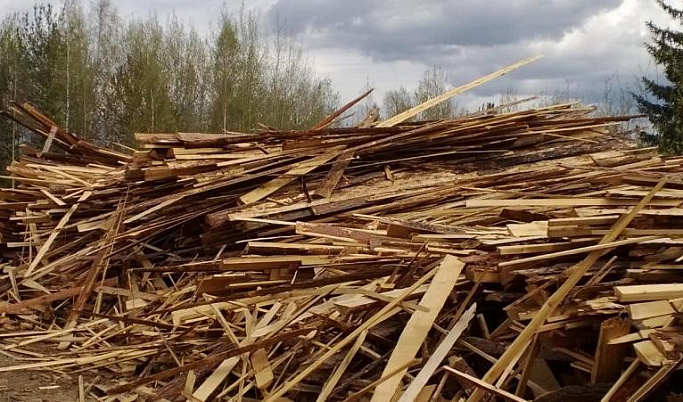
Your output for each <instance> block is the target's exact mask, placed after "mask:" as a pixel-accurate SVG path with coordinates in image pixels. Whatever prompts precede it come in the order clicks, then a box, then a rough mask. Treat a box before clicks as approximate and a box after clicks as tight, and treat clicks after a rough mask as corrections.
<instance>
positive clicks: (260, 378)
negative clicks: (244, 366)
mask: <svg viewBox="0 0 683 402" xmlns="http://www.w3.org/2000/svg"><path fill="white" fill-rule="evenodd" d="M250 359H251V364H252V366H254V372H255V374H254V378H255V379H256V386H257V387H258V388H259V389H265V388H268V387H269V386H270V384H272V382H273V380H274V379H275V377H274V376H273V369H272V368H271V366H270V362H269V361H268V354H267V353H266V350H265V349H258V350H256V351H254V352H252V354H251V358H250Z"/></svg>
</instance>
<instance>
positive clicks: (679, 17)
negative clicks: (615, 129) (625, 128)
mask: <svg viewBox="0 0 683 402" xmlns="http://www.w3.org/2000/svg"><path fill="white" fill-rule="evenodd" d="M657 3H658V4H659V6H660V7H662V9H664V11H666V12H667V13H668V14H669V15H670V16H671V17H672V18H673V19H674V20H676V21H677V22H678V23H679V24H682V25H683V10H679V9H676V8H674V7H671V6H669V5H667V4H665V3H664V1H663V0H657ZM647 27H648V29H649V30H650V33H651V36H652V43H648V44H646V47H647V51H648V52H649V53H650V55H651V56H652V57H653V59H654V61H655V63H656V64H657V65H659V66H661V67H663V72H664V76H665V77H666V80H667V81H668V82H667V83H659V82H657V81H655V80H653V79H650V78H647V77H643V78H642V81H643V84H644V88H645V90H646V92H647V93H646V94H636V95H635V98H636V101H637V102H638V108H639V110H640V112H641V113H644V114H646V115H647V116H648V118H649V119H650V121H651V122H652V124H653V126H654V128H655V129H656V130H657V133H658V135H657V136H656V137H655V138H656V139H657V141H656V142H657V145H658V146H659V148H660V150H662V151H663V152H666V153H674V154H681V153H683V32H681V31H676V30H673V29H668V28H663V27H659V26H656V25H655V24H654V23H653V22H652V21H650V22H648V23H647Z"/></svg>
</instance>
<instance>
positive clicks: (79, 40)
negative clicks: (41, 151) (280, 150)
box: [0, 0, 338, 166]
mask: <svg viewBox="0 0 683 402" xmlns="http://www.w3.org/2000/svg"><path fill="white" fill-rule="evenodd" d="M216 23H217V26H216V27H215V29H214V32H213V34H212V35H208V37H207V36H204V35H201V34H199V33H198V32H197V31H196V30H195V29H194V28H192V27H188V26H186V25H185V24H183V23H182V22H181V21H180V20H179V19H178V18H176V17H172V18H170V19H169V20H168V21H164V22H160V21H159V20H158V18H157V17H156V16H154V15H152V16H149V17H146V18H134V19H128V20H124V19H123V18H122V17H121V16H120V15H119V13H118V11H117V9H116V7H115V6H114V4H113V2H112V1H111V0H97V1H95V2H93V3H92V4H91V5H90V6H89V7H88V8H87V9H86V8H85V7H83V5H82V3H81V2H80V1H78V0H67V1H66V2H65V3H64V6H63V7H61V8H60V9H59V10H57V9H55V8H54V7H53V6H52V5H50V4H42V5H36V6H34V8H33V9H32V10H31V11H29V12H26V13H23V14H13V15H10V16H6V17H5V18H4V19H3V20H2V21H1V22H0V102H1V103H2V108H5V107H6V106H7V105H8V103H9V102H10V101H12V100H16V101H24V100H27V101H30V102H31V103H33V104H35V105H36V106H38V107H39V108H40V109H41V110H43V111H44V112H45V113H46V114H47V115H48V116H50V117H51V118H53V119H55V121H56V122H57V123H58V124H60V125H61V126H62V127H64V128H66V129H67V130H69V131H72V132H75V133H77V134H79V135H81V136H82V137H85V138H87V139H90V140H94V141H96V142H100V143H103V144H106V145H111V144H115V143H119V144H128V145H131V144H132V134H133V133H135V132H174V131H185V132H224V131H232V130H236V131H237V130H249V129H253V128H254V127H256V125H257V123H263V124H266V125H268V126H272V127H277V128H280V129H290V128H301V127H310V126H312V125H313V124H314V123H315V122H317V121H319V120H320V119H321V118H323V117H324V116H326V115H327V114H329V113H330V112H331V111H333V110H334V109H335V108H336V107H337V106H338V96H337V94H336V92H335V91H334V90H333V88H332V85H331V83H330V81H329V80H328V79H322V78H319V77H317V76H316V75H315V74H314V72H313V70H312V68H311V67H310V66H309V64H308V63H307V61H306V59H305V55H304V54H303V52H302V49H301V47H300V46H298V44H297V43H296V42H294V41H292V40H290V39H288V38H287V36H286V35H284V34H283V33H282V31H281V30H277V29H276V32H275V33H274V34H270V35H266V34H265V33H264V32H263V31H262V29H261V28H260V25H259V23H258V19H257V16H256V15H254V14H250V13H246V12H241V13H238V14H237V15H230V14H228V13H227V12H223V13H221V15H220V17H218V19H217V21H216ZM27 140H29V139H28V138H25V137H24V136H23V132H22V131H21V130H20V129H18V128H17V127H16V126H15V125H13V124H11V123H9V122H8V121H6V120H3V121H0V166H4V165H5V163H6V162H8V161H9V160H11V158H12V156H13V154H14V152H16V147H17V145H18V144H19V143H21V142H24V141H27Z"/></svg>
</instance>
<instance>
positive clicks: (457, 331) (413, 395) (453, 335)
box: [398, 303, 477, 402]
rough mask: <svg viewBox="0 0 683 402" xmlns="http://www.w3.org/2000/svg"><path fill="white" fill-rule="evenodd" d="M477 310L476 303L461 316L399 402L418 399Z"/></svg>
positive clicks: (409, 401) (410, 401)
mask: <svg viewBox="0 0 683 402" xmlns="http://www.w3.org/2000/svg"><path fill="white" fill-rule="evenodd" d="M476 309H477V304H476V303H474V304H472V306H471V307H470V308H469V309H467V311H465V313H464V314H463V315H462V316H460V319H459V320H458V322H457V323H456V324H455V325H454V326H453V328H452V329H451V330H450V332H449V333H448V335H446V337H445V338H444V339H443V341H442V342H441V343H440V344H439V346H437V348H436V350H434V353H432V355H431V356H429V360H427V363H425V365H424V366H422V370H420V372H419V373H418V374H417V376H416V377H415V379H414V380H413V382H411V383H410V385H409V386H408V389H407V390H406V392H404V393H403V395H401V399H399V400H398V402H412V401H414V400H415V399H417V396H418V394H419V393H420V391H421V390H422V388H423V387H424V386H425V385H427V381H429V379H430V378H431V377H432V375H433V374H434V372H435V371H436V370H437V369H438V368H439V365H440V364H441V362H443V359H445V358H446V355H447V354H448V353H449V352H450V351H451V349H453V345H455V342H456V341H457V340H458V338H460V335H462V333H463V332H464V331H465V330H466V329H467V326H468V325H469V323H470V321H472V318H474V312H475V311H476Z"/></svg>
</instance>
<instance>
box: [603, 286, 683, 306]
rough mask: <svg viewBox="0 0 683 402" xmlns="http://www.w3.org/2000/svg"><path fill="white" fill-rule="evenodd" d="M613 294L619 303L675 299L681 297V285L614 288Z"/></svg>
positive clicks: (682, 289)
mask: <svg viewBox="0 0 683 402" xmlns="http://www.w3.org/2000/svg"><path fill="white" fill-rule="evenodd" d="M614 294H615V295H616V296H617V300H619V301H621V302H639V301H650V300H668V299H676V298H680V297H683V283H657V284H650V285H626V286H615V287H614Z"/></svg>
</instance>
